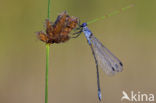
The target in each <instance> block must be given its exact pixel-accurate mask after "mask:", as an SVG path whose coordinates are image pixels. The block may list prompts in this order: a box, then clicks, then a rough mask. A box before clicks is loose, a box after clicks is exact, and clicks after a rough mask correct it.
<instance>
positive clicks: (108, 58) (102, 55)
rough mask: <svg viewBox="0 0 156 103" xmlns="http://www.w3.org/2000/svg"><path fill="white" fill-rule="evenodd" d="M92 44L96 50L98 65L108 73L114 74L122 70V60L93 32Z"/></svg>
mask: <svg viewBox="0 0 156 103" xmlns="http://www.w3.org/2000/svg"><path fill="white" fill-rule="evenodd" d="M90 41H91V45H92V46H93V50H94V52H95V56H96V59H97V61H98V65H99V66H100V67H101V68H102V70H103V71H104V72H105V73H106V74H108V75H113V74H115V73H117V72H121V71H122V66H123V65H122V63H121V61H120V60H119V59H118V58H117V57H115V56H114V55H113V54H112V53H111V52H110V51H109V50H108V49H107V48H106V47H105V46H104V45H103V44H102V43H101V42H100V41H99V40H98V39H97V38H96V37H95V36H94V35H93V34H92V35H91V36H90Z"/></svg>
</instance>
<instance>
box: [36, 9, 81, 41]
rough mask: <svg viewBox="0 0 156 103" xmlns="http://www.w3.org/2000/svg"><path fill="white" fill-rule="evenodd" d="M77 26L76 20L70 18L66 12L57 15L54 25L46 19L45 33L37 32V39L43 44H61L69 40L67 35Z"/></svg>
mask: <svg viewBox="0 0 156 103" xmlns="http://www.w3.org/2000/svg"><path fill="white" fill-rule="evenodd" d="M77 25H78V18H76V17H70V16H69V15H68V14H67V12H62V13H61V14H60V15H58V17H57V19H56V21H55V23H54V24H53V23H52V22H50V21H49V19H46V23H45V27H46V33H44V32H42V31H41V32H38V33H37V36H38V38H39V39H40V40H41V41H43V42H45V43H50V44H53V43H61V42H65V41H67V40H69V38H70V37H69V33H70V32H71V31H72V30H73V29H74V28H76V26H77Z"/></svg>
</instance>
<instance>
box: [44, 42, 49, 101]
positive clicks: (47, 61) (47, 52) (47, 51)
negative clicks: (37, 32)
mask: <svg viewBox="0 0 156 103" xmlns="http://www.w3.org/2000/svg"><path fill="white" fill-rule="evenodd" d="M49 48H50V44H46V72H45V103H48V68H49Z"/></svg>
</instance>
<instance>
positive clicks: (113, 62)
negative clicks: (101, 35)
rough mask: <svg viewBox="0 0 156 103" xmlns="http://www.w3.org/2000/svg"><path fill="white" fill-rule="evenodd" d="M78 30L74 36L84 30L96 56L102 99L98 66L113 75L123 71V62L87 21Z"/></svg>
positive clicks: (98, 82) (99, 90)
mask: <svg viewBox="0 0 156 103" xmlns="http://www.w3.org/2000/svg"><path fill="white" fill-rule="evenodd" d="M77 30H78V32H75V33H73V35H74V37H73V38H77V37H78V36H79V35H80V34H81V33H82V32H83V33H84V35H85V37H86V39H87V41H88V44H89V46H90V48H91V50H92V54H93V56H94V59H95V63H96V72H97V87H98V97H99V100H100V101H101V99H102V96H101V89H100V80H99V69H98V66H100V67H101V68H102V70H103V71H104V72H105V73H106V74H108V75H113V74H115V73H117V72H121V71H122V68H123V64H122V62H121V61H120V60H119V59H118V58H117V57H115V56H114V55H113V54H112V53H111V52H110V51H109V50H108V49H107V48H106V47H105V46H104V45H103V44H102V43H101V42H100V41H99V40H98V39H97V38H96V37H95V36H94V35H93V33H92V32H91V31H90V30H89V28H88V27H87V23H83V24H82V25H79V27H78V28H77ZM75 35H76V36H75Z"/></svg>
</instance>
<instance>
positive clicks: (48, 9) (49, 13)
mask: <svg viewBox="0 0 156 103" xmlns="http://www.w3.org/2000/svg"><path fill="white" fill-rule="evenodd" d="M49 17H50V0H48V19H49Z"/></svg>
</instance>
